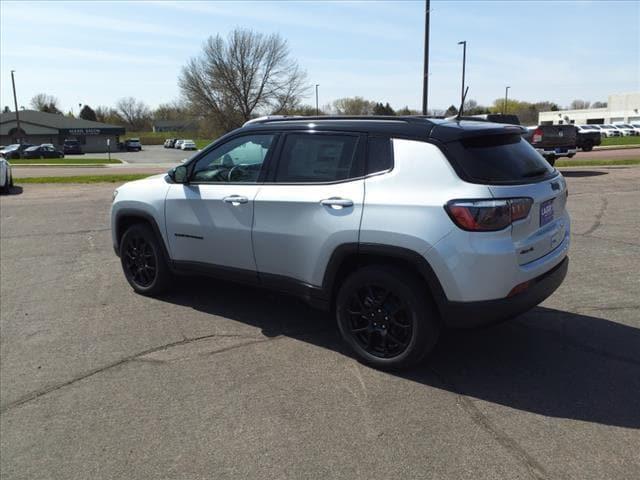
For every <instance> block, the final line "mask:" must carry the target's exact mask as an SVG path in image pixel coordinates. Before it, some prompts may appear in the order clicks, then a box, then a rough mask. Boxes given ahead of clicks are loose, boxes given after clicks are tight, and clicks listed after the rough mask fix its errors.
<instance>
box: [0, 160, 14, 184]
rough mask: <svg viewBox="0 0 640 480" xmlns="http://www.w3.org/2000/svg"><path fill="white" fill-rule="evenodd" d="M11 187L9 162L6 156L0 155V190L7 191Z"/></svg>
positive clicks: (11, 178)
mask: <svg viewBox="0 0 640 480" xmlns="http://www.w3.org/2000/svg"><path fill="white" fill-rule="evenodd" d="M11 187H13V175H12V174H11V164H10V163H9V161H8V160H7V159H6V158H2V157H0V192H2V193H9V189H10V188H11Z"/></svg>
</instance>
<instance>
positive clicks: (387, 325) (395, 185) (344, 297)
mask: <svg viewBox="0 0 640 480" xmlns="http://www.w3.org/2000/svg"><path fill="white" fill-rule="evenodd" d="M522 133H523V129H522V128H520V127H517V126H513V125H503V124H494V123H488V122H481V121H477V122H476V121H444V120H434V119H427V118H420V117H290V118H286V117H285V118H273V117H267V118H263V119H257V120H253V121H251V122H248V123H247V124H245V126H243V127H242V128H240V129H238V130H235V131H233V132H231V133H229V134H227V135H225V136H223V137H222V138H220V139H219V140H217V141H215V142H214V143H212V144H211V145H209V146H208V147H207V148H205V149H204V150H202V151H201V152H199V153H197V154H196V155H195V156H194V157H193V158H191V159H190V160H189V161H187V162H186V163H184V164H183V165H180V166H178V167H176V168H174V169H172V170H171V171H170V172H169V173H168V174H167V175H158V176H155V177H150V178H147V179H145V180H139V181H136V182H131V183H127V184H125V185H124V186H122V187H120V188H118V190H116V192H115V193H114V195H115V199H114V202H113V207H112V232H113V246H114V248H115V251H116V253H117V254H118V255H119V256H120V259H121V261H122V268H123V270H124V274H125V276H126V278H127V280H128V281H129V283H130V284H131V286H132V287H133V289H134V290H135V291H136V292H139V293H142V294H148V295H155V294H159V293H160V292H162V291H163V290H164V289H166V288H167V287H168V286H169V285H170V282H171V278H172V277H173V275H175V274H184V273H193V272H197V273H205V274H210V275H214V276H217V277H222V278H224V279H227V280H232V281H239V282H248V283H251V284H258V285H262V286H264V287H268V288H273V289H276V290H279V291H283V292H287V293H290V294H294V295H299V296H301V297H303V298H304V299H306V300H307V301H309V302H310V303H312V304H313V305H316V306H320V307H324V308H327V309H330V310H331V311H332V312H335V316H336V319H337V322H338V326H339V329H340V332H341V334H342V336H343V338H344V340H345V341H346V342H347V343H348V344H349V346H350V347H351V348H352V349H353V351H354V352H355V354H356V355H357V356H358V357H359V359H361V360H362V361H364V362H366V363H369V364H371V365H373V366H376V367H378V368H401V367H407V366H409V365H412V364H415V363H416V362H418V361H420V360H421V359H422V358H424V356H425V355H426V354H427V353H428V352H429V351H430V350H432V349H433V347H434V345H435V343H436V341H437V339H438V333H439V331H440V330H441V329H442V328H443V327H446V326H458V327H467V326H474V325H480V324H485V323H490V322H495V321H499V320H504V319H507V318H510V317H513V316H515V315H518V314H520V313H522V312H524V311H526V310H529V309H531V308H532V307H534V306H535V305H537V304H539V303H540V302H542V301H543V300H544V299H545V298H547V297H548V296H549V295H551V294H552V293H553V291H554V290H555V289H556V288H558V286H559V285H560V283H561V282H562V280H563V279H564V277H565V275H566V272H567V265H568V258H567V251H568V249H569V215H568V213H567V211H566V208H565V206H566V199H567V187H566V184H565V180H564V179H563V177H562V175H560V173H559V172H558V171H557V170H555V169H554V168H553V167H551V166H550V165H549V164H548V163H547V162H546V161H545V160H544V158H543V157H542V156H541V155H540V154H538V153H537V152H536V151H535V150H534V149H533V147H531V145H529V144H528V143H527V142H526V141H525V140H523V139H522Z"/></svg>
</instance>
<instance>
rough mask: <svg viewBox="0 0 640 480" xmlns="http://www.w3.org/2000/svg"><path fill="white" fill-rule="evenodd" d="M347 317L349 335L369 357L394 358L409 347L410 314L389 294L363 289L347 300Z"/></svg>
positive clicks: (382, 290) (402, 302)
mask: <svg viewBox="0 0 640 480" xmlns="http://www.w3.org/2000/svg"><path fill="white" fill-rule="evenodd" d="M346 313H347V316H348V327H349V330H350V333H351V335H352V336H353V338H354V339H355V341H356V342H357V343H358V345H359V346H360V347H361V348H363V349H364V350H365V351H366V352H368V353H370V354H371V355H374V356H376V357H380V358H393V357H397V356H398V355H400V354H402V353H403V352H404V351H405V350H406V349H407V347H408V346H409V342H410V341H411V337H412V335H413V323H412V321H411V312H410V309H409V308H408V305H407V304H406V302H405V301H403V300H402V299H401V298H400V297H399V296H398V295H396V294H395V293H393V292H392V291H390V290H388V289H386V288H383V287H378V286H375V285H366V286H363V287H361V288H360V289H358V290H357V291H356V292H355V293H354V294H353V295H352V296H351V298H350V299H349V302H348V307H347V312H346Z"/></svg>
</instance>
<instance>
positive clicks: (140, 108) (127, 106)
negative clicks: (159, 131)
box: [116, 97, 151, 130]
mask: <svg viewBox="0 0 640 480" xmlns="http://www.w3.org/2000/svg"><path fill="white" fill-rule="evenodd" d="M116 111H117V112H118V115H120V117H121V118H122V120H124V122H125V123H126V124H127V125H129V126H130V127H131V128H132V129H133V130H143V129H144V128H146V127H148V126H149V123H150V122H151V109H150V108H149V107H148V106H147V105H146V104H145V103H144V102H141V101H138V100H136V99H135V98H133V97H126V98H121V99H120V100H118V103H116Z"/></svg>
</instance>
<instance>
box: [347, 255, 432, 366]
mask: <svg viewBox="0 0 640 480" xmlns="http://www.w3.org/2000/svg"><path fill="white" fill-rule="evenodd" d="M336 318H337V321H338V327H339V329H340V333H341V335H342V338H343V339H344V341H345V342H346V343H347V344H348V345H349V346H350V347H351V349H352V350H353V351H354V352H355V354H356V355H357V357H358V359H359V360H360V361H362V362H363V363H365V364H368V365H371V366H373V367H375V368H379V369H383V370H398V369H405V368H408V367H411V366H413V365H416V364H418V363H419V362H421V361H422V360H423V359H424V358H425V356H426V355H427V354H428V353H429V352H430V351H431V350H433V347H434V346H435V345H436V342H437V340H438V335H439V330H440V328H439V322H438V313H437V310H436V308H435V306H434V305H433V302H432V301H431V298H430V297H429V292H428V291H427V288H426V286H425V285H424V284H423V283H422V282H420V281H419V279H418V278H416V276H415V275H414V274H412V273H411V272H408V271H405V270H402V269H399V268H396V267H393V266H383V265H375V266H369V267H364V268H362V269H360V270H357V271H356V272H354V273H353V274H351V275H350V276H349V277H348V278H347V279H346V280H345V282H344V283H343V285H342V286H341V288H340V291H339V293H338V296H337V299H336Z"/></svg>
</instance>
